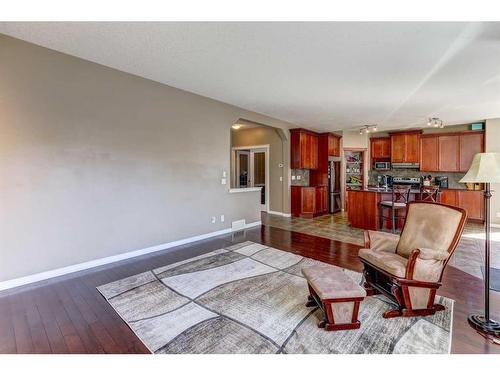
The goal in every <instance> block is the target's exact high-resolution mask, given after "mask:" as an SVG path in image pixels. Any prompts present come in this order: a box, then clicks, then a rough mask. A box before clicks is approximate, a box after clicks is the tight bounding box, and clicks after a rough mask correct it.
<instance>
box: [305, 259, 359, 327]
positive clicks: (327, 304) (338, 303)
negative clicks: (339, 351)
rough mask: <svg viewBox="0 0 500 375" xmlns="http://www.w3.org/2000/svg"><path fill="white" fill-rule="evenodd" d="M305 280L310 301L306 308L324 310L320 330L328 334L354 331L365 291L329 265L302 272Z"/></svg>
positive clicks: (357, 324) (319, 325) (339, 270)
mask: <svg viewBox="0 0 500 375" xmlns="http://www.w3.org/2000/svg"><path fill="white" fill-rule="evenodd" d="M302 274H303V275H304V277H305V278H306V280H307V285H308V287H309V297H308V302H307V304H306V306H309V307H313V306H318V307H320V308H321V310H323V320H322V321H320V322H319V323H318V327H319V328H324V329H325V330H327V331H334V330H343V329H357V328H359V327H360V326H361V323H360V321H359V320H358V312H359V305H360V303H361V301H363V299H364V298H365V297H366V291H365V289H364V288H362V287H361V286H359V285H358V284H357V283H356V282H354V280H352V279H351V278H350V277H349V276H347V275H346V274H345V272H344V271H342V269H341V268H338V267H335V266H328V265H324V266H323V265H315V266H310V267H304V268H302Z"/></svg>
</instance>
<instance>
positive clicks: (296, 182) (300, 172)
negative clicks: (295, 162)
mask: <svg viewBox="0 0 500 375" xmlns="http://www.w3.org/2000/svg"><path fill="white" fill-rule="evenodd" d="M291 175H292V182H291V184H292V186H309V169H292V173H291Z"/></svg>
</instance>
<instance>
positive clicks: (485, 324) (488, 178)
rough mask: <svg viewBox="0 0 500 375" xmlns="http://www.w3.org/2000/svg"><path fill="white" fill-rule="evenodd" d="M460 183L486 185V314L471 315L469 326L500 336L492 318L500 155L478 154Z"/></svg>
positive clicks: (497, 324) (496, 323) (494, 153)
mask: <svg viewBox="0 0 500 375" xmlns="http://www.w3.org/2000/svg"><path fill="white" fill-rule="evenodd" d="M460 182H463V183H466V182H472V183H484V184H485V189H484V208H485V209H484V215H485V217H486V223H485V231H486V239H485V242H484V250H485V254H484V258H485V260H484V267H485V268H484V314H483V315H481V314H473V315H469V319H468V320H469V324H470V325H471V326H472V327H473V328H475V329H476V330H477V331H478V332H480V333H483V334H486V335H492V336H499V335H500V323H499V322H498V321H495V320H493V319H491V317H490V198H491V190H490V183H500V153H496V152H486V153H480V154H476V155H475V156H474V160H473V161H472V164H471V166H470V168H469V171H468V172H467V174H466V175H465V176H464V177H463V178H462V179H461V180H460Z"/></svg>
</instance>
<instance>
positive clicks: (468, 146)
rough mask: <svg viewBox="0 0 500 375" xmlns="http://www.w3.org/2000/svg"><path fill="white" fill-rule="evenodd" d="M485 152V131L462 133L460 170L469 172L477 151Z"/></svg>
mask: <svg viewBox="0 0 500 375" xmlns="http://www.w3.org/2000/svg"><path fill="white" fill-rule="evenodd" d="M480 152H484V133H483V132H479V133H463V134H460V168H459V169H460V171H461V172H467V171H468V170H469V168H470V165H471V164H472V159H474V155H476V154H477V153H480Z"/></svg>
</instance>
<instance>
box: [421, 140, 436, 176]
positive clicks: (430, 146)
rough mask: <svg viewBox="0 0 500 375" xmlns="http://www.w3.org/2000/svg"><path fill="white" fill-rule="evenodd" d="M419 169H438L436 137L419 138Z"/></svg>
mask: <svg viewBox="0 0 500 375" xmlns="http://www.w3.org/2000/svg"><path fill="white" fill-rule="evenodd" d="M420 170H421V171H437V170H439V169H438V138H437V137H434V136H432V137H424V136H422V137H421V138H420Z"/></svg>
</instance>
